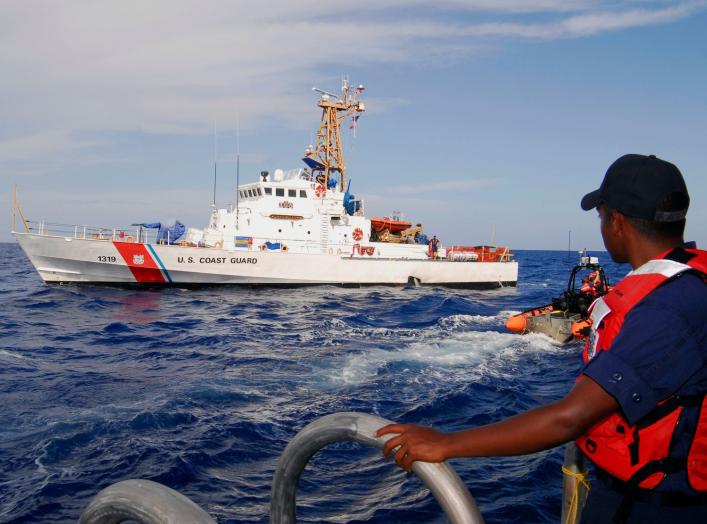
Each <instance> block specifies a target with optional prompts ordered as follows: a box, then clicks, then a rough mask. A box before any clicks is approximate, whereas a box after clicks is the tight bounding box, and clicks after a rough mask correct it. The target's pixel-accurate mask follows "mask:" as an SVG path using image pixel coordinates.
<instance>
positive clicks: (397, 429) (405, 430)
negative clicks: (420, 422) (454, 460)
mask: <svg viewBox="0 0 707 524" xmlns="http://www.w3.org/2000/svg"><path fill="white" fill-rule="evenodd" d="M389 433H397V434H398V436H397V437H393V438H391V439H390V440H389V441H388V442H386V443H385V446H383V455H385V456H386V457H388V456H389V455H390V453H391V451H393V449H395V448H396V447H397V448H398V449H397V450H395V462H397V463H398V465H399V466H400V467H401V468H403V469H404V470H405V471H411V470H412V463H413V462H415V461H416V460H421V461H423V462H442V461H443V460H446V459H447V455H446V449H447V444H448V442H449V438H450V435H448V434H446V433H441V432H439V431H437V430H434V429H432V428H426V427H422V426H416V425H414V424H389V425H387V426H384V427H382V428H380V429H379V430H378V431H376V437H380V436H383V435H387V434H389Z"/></svg>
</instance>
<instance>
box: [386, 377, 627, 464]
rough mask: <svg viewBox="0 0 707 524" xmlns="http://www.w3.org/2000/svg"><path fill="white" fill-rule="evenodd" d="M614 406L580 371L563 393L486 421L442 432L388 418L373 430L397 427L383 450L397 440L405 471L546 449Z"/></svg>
mask: <svg viewBox="0 0 707 524" xmlns="http://www.w3.org/2000/svg"><path fill="white" fill-rule="evenodd" d="M618 408H619V406H618V404H617V403H616V400H614V398H613V397H612V396H611V395H609V394H608V393H607V392H606V391H604V389H602V387H601V386H599V385H598V384H597V383H596V382H594V381H593V380H592V379H590V378H588V377H586V376H584V375H583V376H582V377H581V378H580V380H579V381H578V382H577V384H576V385H575V386H574V388H572V390H571V391H570V392H569V393H568V394H567V396H566V397H565V398H563V399H562V400H559V401H557V402H554V403H552V404H548V405H546V406H541V407H539V408H535V409H531V410H530V411H526V412H525V413H521V414H520V415H516V416H514V417H511V418H509V419H506V420H504V421H501V422H496V423H494V424H489V425H487V426H481V427H478V428H472V429H466V430H463V431H458V432H455V433H442V432H439V431H436V430H434V429H432V428H425V427H421V426H416V425H414V424H390V425H388V426H385V427H383V428H381V429H379V430H378V431H377V432H376V436H377V437H380V436H381V435H386V434H388V433H398V435H397V436H395V437H393V438H391V439H390V440H388V442H386V444H385V446H384V448H383V454H384V455H385V456H386V457H387V456H388V455H389V454H390V452H391V451H392V450H393V449H394V448H396V447H398V446H400V447H399V448H398V450H397V451H396V452H395V461H396V462H397V463H398V464H399V465H400V467H402V468H403V469H405V470H407V471H410V470H411V468H412V463H413V462H415V461H416V460H421V461H424V462H441V461H443V460H447V459H449V458H454V457H487V456H499V455H524V454H526V453H533V452H536V451H541V450H544V449H549V448H552V447H555V446H558V445H560V444H564V443H565V442H569V441H570V440H574V439H576V438H577V437H579V436H580V435H582V434H583V433H584V432H585V431H586V430H587V429H589V428H590V427H592V426H593V425H594V424H596V423H597V422H599V421H600V420H602V419H603V418H605V417H606V416H608V415H610V414H611V413H612V412H614V411H616V410H617V409H618Z"/></svg>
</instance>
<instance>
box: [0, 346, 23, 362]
mask: <svg viewBox="0 0 707 524" xmlns="http://www.w3.org/2000/svg"><path fill="white" fill-rule="evenodd" d="M0 355H5V356H8V357H12V358H17V359H21V360H27V357H25V356H24V355H20V354H19V353H13V352H12V351H7V350H6V349H0Z"/></svg>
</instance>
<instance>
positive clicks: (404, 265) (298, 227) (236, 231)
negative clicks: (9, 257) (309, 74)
mask: <svg viewBox="0 0 707 524" xmlns="http://www.w3.org/2000/svg"><path fill="white" fill-rule="evenodd" d="M316 91H317V92H318V93H319V94H320V99H319V101H318V104H317V105H318V106H319V107H320V108H321V109H322V117H321V122H320V125H319V131H318V133H317V145H316V147H315V146H309V147H308V148H307V149H306V151H305V156H304V158H303V161H304V163H305V164H306V166H307V167H306V168H302V169H295V170H291V171H287V172H284V171H282V170H280V169H277V170H275V171H274V172H273V173H272V174H270V173H268V172H266V171H263V172H262V173H261V175H260V177H258V179H257V180H256V181H254V182H252V183H248V184H243V185H239V186H238V188H237V195H236V205H235V207H232V208H229V209H216V208H214V209H213V211H212V213H211V219H210V220H209V224H208V226H207V227H206V228H204V229H192V228H189V229H188V230H186V228H184V227H183V226H182V227H181V228H180V227H173V228H166V227H164V226H163V225H161V224H133V225H132V226H130V227H123V228H95V227H87V226H83V225H81V226H65V225H57V224H52V223H48V222H45V221H40V222H30V221H27V220H25V218H24V216H23V215H22V212H21V211H20V209H19V205H17V201H16V199H15V204H14V206H13V210H14V211H15V212H16V215H19V217H20V219H21V220H20V223H21V224H22V225H23V226H24V227H23V229H24V230H23V231H16V230H15V229H16V228H15V223H16V221H15V219H14V217H13V234H14V235H15V237H16V238H17V240H18V242H19V243H20V246H22V249H23V250H24V252H25V253H26V254H27V256H28V257H29V259H30V261H31V262H32V264H34V267H35V268H36V269H37V272H38V273H39V275H40V276H41V277H42V279H43V280H44V281H45V282H93V283H113V284H149V285H155V284H176V285H184V284H249V285H314V284H338V285H373V284H389V285H400V284H415V285H439V286H456V287H470V288H488V287H499V286H506V285H511V286H514V285H515V284H516V282H517V279H518V264H517V262H515V261H513V260H512V256H511V254H510V253H509V251H508V248H496V247H489V246H452V247H447V248H444V247H441V246H437V244H436V239H434V240H433V241H431V243H428V242H426V237H425V235H424V232H423V231H422V228H421V227H419V225H418V226H412V224H410V223H408V222H405V221H403V220H400V219H399V218H398V217H393V218H388V217H385V218H372V219H369V218H366V217H365V215H364V206H363V201H362V200H360V199H356V198H355V197H354V196H353V195H351V194H350V193H349V191H348V185H347V182H348V181H347V178H346V166H345V163H344V156H343V148H342V143H341V133H340V128H341V123H342V122H343V121H344V120H346V119H349V118H350V119H352V122H353V125H355V124H356V121H357V120H358V117H359V116H360V114H361V113H362V112H363V111H364V110H365V107H364V104H363V102H361V101H360V100H359V96H360V94H361V92H362V91H363V86H358V87H356V88H354V87H353V86H350V85H349V84H348V82H346V81H345V82H344V83H343V86H342V92H341V96H338V95H334V94H331V93H327V92H325V91H322V90H318V89H317V90H316ZM177 225H178V226H181V224H177ZM155 226H157V227H159V228H160V229H159V231H157V232H155V231H153V230H152V229H149V228H150V227H155ZM180 229H181V230H180Z"/></svg>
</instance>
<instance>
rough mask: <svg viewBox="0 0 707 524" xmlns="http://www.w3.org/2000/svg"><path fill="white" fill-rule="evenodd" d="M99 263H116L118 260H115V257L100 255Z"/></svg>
mask: <svg viewBox="0 0 707 524" xmlns="http://www.w3.org/2000/svg"><path fill="white" fill-rule="evenodd" d="M98 261H99V262H115V261H116V259H115V257H106V256H103V255H99V256H98Z"/></svg>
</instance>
